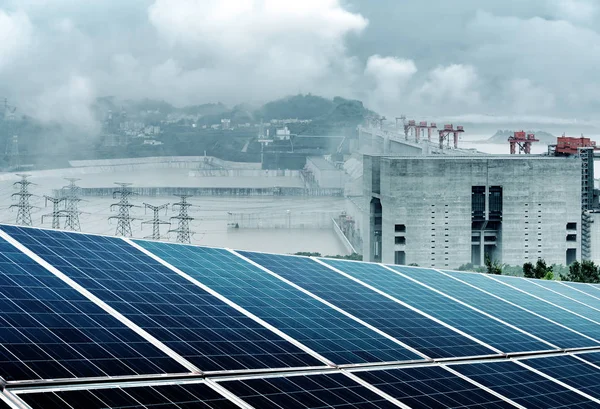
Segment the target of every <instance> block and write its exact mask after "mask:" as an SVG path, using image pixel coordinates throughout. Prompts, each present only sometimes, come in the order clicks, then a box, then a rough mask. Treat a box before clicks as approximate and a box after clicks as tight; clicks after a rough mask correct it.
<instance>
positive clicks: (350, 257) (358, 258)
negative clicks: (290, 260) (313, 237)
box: [294, 251, 363, 261]
mask: <svg viewBox="0 0 600 409" xmlns="http://www.w3.org/2000/svg"><path fill="white" fill-rule="evenodd" d="M294 255H295V256H306V257H325V258H336V259H339V260H354V261H362V259H363V256H362V254H357V253H352V254H350V255H341V254H337V255H335V256H323V255H321V253H316V252H310V251H299V252H297V253H294Z"/></svg>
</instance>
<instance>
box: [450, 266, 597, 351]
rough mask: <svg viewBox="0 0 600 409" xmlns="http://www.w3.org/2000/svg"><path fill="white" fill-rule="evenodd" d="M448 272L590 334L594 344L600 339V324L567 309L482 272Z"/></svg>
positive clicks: (569, 326)
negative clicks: (509, 285)
mask: <svg viewBox="0 0 600 409" xmlns="http://www.w3.org/2000/svg"><path fill="white" fill-rule="evenodd" d="M448 274H450V275H452V276H453V277H457V278H459V279H461V280H463V281H466V282H468V283H470V284H473V285H475V286H476V287H479V288H481V289H484V290H486V291H489V292H491V293H492V294H495V295H497V296H499V297H502V298H504V299H505V300H508V301H511V302H513V303H515V304H517V305H520V306H521V307H524V308H526V309H528V310H530V311H533V312H536V313H538V314H540V315H542V316H544V317H546V318H548V319H551V320H553V321H555V322H558V323H560V324H562V325H564V326H566V327H568V328H571V329H574V330H575V331H579V332H580V333H582V334H585V335H587V336H590V337H592V338H593V339H594V340H595V342H596V344H598V342H599V341H598V340H600V325H597V324H594V323H593V322H591V321H588V320H586V319H585V318H581V317H578V316H577V315H575V314H573V313H571V312H569V311H565V310H562V309H560V308H558V307H555V306H553V305H551V304H548V303H547V302H544V301H542V300H539V299H537V298H534V297H532V296H530V295H528V294H524V293H522V292H520V291H518V290H515V289H514V288H510V287H508V286H506V285H504V284H502V283H499V282H497V281H495V280H491V279H489V278H488V277H486V276H485V275H484V274H475V273H456V272H452V271H449V272H448Z"/></svg>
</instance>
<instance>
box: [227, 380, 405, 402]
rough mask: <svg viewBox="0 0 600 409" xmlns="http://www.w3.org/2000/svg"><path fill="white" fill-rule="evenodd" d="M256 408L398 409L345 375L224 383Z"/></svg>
mask: <svg viewBox="0 0 600 409" xmlns="http://www.w3.org/2000/svg"><path fill="white" fill-rule="evenodd" d="M220 385H221V386H224V387H225V388H226V389H228V390H229V391H230V392H233V393H234V394H235V395H236V396H238V397H240V398H242V399H243V400H244V401H245V402H247V403H249V404H250V405H252V406H253V407H255V408H257V409H270V408H273V409H282V408H286V409H287V408H294V409H302V408H311V409H317V408H319V409H321V408H323V409H324V408H336V409H337V408H340V409H341V408H343V409H350V408H357V409H363V408H364V409H375V408H390V409H391V408H396V409H397V408H398V407H397V406H396V405H395V404H393V403H392V402H390V401H388V400H386V399H385V398H382V397H381V396H379V395H377V394H376V393H375V392H372V391H370V390H369V389H367V388H366V387H364V386H362V385H360V384H359V383H357V382H355V381H354V380H352V379H350V378H348V377H347V376H345V375H342V374H332V375H311V376H293V377H288V378H267V379H253V380H243V381H231V382H221V383H220Z"/></svg>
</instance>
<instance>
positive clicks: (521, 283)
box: [496, 276, 600, 329]
mask: <svg viewBox="0 0 600 409" xmlns="http://www.w3.org/2000/svg"><path fill="white" fill-rule="evenodd" d="M496 278H497V279H498V280H500V281H502V282H504V283H507V284H509V285H512V286H515V287H517V288H519V289H521V290H523V291H526V292H528V293H529V294H533V295H535V296H537V297H540V298H542V299H544V300H546V301H549V302H551V303H553V304H555V305H558V306H560V307H563V308H566V309H568V310H569V311H573V312H574V313H577V314H579V315H581V316H583V317H586V318H589V319H591V320H594V321H596V322H598V323H600V311H597V310H594V309H592V308H590V307H588V306H586V305H583V304H581V303H578V302H576V301H573V300H571V299H569V298H567V297H564V296H562V295H560V294H557V293H555V292H552V291H550V290H548V289H547V288H548V285H544V286H542V287H540V286H539V285H536V284H534V283H533V280H529V279H526V278H520V277H508V276H505V277H503V276H498V277H496ZM536 281H542V280H536ZM552 284H553V285H554V286H557V285H558V286H560V287H562V285H561V284H560V283H552ZM567 290H568V289H567ZM555 291H557V290H556V289H555ZM598 328H599V329H600V327H598Z"/></svg>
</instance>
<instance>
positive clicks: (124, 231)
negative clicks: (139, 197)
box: [108, 183, 138, 237]
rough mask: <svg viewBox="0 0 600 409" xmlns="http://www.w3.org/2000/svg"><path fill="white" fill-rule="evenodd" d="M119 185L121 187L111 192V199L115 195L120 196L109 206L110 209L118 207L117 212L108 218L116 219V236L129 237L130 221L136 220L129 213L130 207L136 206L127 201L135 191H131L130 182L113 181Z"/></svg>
mask: <svg viewBox="0 0 600 409" xmlns="http://www.w3.org/2000/svg"><path fill="white" fill-rule="evenodd" d="M115 184H116V185H119V186H121V189H119V190H115V191H114V192H113V199H116V198H117V196H118V197H119V198H120V200H119V203H113V204H112V205H111V206H110V210H111V211H112V210H113V209H114V208H115V207H118V208H119V214H118V215H117V216H111V217H109V218H108V220H113V219H116V220H117V230H116V231H115V235H116V236H123V237H131V236H132V233H131V222H132V221H134V220H136V219H134V218H133V217H131V215H130V214H129V211H130V210H131V208H132V207H138V206H135V205H132V204H131V203H129V197H130V196H132V195H134V194H135V193H134V192H132V191H131V188H130V187H129V186H131V183H115Z"/></svg>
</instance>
